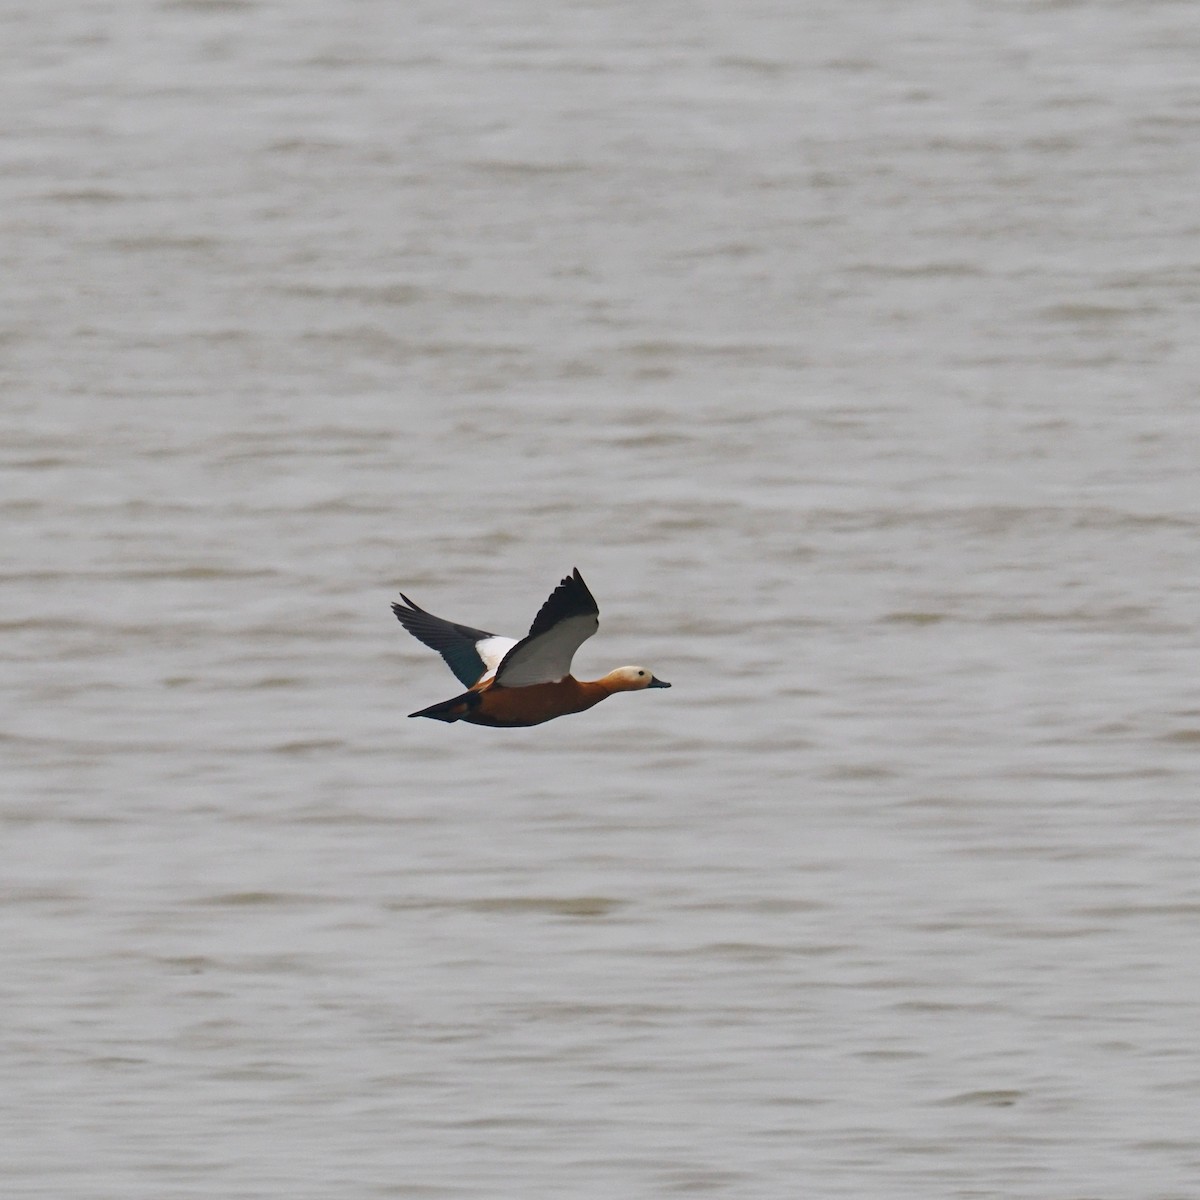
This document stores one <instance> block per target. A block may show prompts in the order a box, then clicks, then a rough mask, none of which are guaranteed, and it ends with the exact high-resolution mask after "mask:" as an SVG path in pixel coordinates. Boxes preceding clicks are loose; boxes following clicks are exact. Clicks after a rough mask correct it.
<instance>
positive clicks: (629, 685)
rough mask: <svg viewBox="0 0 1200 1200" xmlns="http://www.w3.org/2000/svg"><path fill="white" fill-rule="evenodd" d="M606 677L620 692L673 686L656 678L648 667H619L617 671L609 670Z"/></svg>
mask: <svg viewBox="0 0 1200 1200" xmlns="http://www.w3.org/2000/svg"><path fill="white" fill-rule="evenodd" d="M606 678H607V679H608V682H609V683H610V684H612V685H613V686H614V688H615V690H617V691H620V692H640V691H641V690H642V689H643V688H649V687H660V688H668V687H670V686H671V685H670V684H669V683H666V682H664V681H663V680H661V679H655V678H654V673H653V672H652V671H651V670H650V669H649V668H648V667H618V668H617V669H616V670H615V671H609V673H608V675H607V676H606Z"/></svg>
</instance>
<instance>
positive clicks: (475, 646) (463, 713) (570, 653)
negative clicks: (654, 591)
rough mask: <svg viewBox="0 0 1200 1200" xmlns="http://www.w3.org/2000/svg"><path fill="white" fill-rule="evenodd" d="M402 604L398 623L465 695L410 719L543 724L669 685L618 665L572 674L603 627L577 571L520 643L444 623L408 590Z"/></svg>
mask: <svg viewBox="0 0 1200 1200" xmlns="http://www.w3.org/2000/svg"><path fill="white" fill-rule="evenodd" d="M400 599H401V600H403V601H404V603H403V604H393V605H392V611H393V612H394V613H395V614H396V616H397V617H398V618H399V620H400V624H401V625H403V626H404V628H405V629H407V630H408V632H409V633H411V634H412V635H413V637H415V638H416V639H417V640H418V641H421V642H424V643H425V645H426V646H428V647H430V649H432V650H436V651H437V652H438V653H439V654H440V655H441V656H442V657H443V658H444V659H445V660H446V665H447V666H448V667H449V668H450V670H451V671H453V672H454V674H455V675H457V676H458V679H459V682H460V683H462V684H463V686H464V687H466V688H467V689H468V690H467V691H465V692H463V694H462V695H461V696H455V697H454V699H453V700H444V701H442V703H441V704H434V705H431V706H430V707H429V708H423V709H421V711H420V712H415V713H409V714H408V715H409V716H410V717H432V718H433V719H434V720H435V721H447V722H453V721H467V722H469V723H470V724H472V725H495V726H499V727H502V728H511V727H516V726H523V725H540V724H542V722H543V721H553V720H554V718H555V717H565V716H566V715H567V714H568V713H577V712H583V711H584V710H585V709H588V708H591V707H592V706H593V705H595V704H599V703H600V701H601V700H604V699H606V698H607V697H608V696H611V695H612V694H613V693H614V692H640V691H642V689H644V688H667V687H670V686H671V685H670V684H669V683H664V682H663V680H661V679H655V678H654V676H653V674H652V673H651V672H650V671H648V670H647V669H646V668H645V667H618V668H617V669H616V670H615V671H609V673H608V674H607V675H605V676H604V678H603V679H595V680H591V681H581V680H578V679H576V678H575V677H574V676H573V675H572V674H571V659H572V658H574V657H575V651H576V650H578V649H579V647H580V646H581V645H582V644H583V643H584V642H585V641H586V640H587V639H588V638H590V637H591V636H592V634H593V633H595V632H596V630H597V628H599V625H600V609H599V608H598V607H597V606H596V601H595V598H594V597H593V596H592V593H591V592H590V591H588V586H587V584H586V583H584V582H583V576H581V575H580V574H579V570H578V568H576V569H575V570H574V571H572V573H571V574H570V575H568V576H567V577H566V578H565V579H564V580H563V581H562V583H560V584H559V585H558V587H556V588H555V589H554V591H553V592H551V594H550V598H549V599H548V600H547V601H546V603H545V604H543V605H542V608H541V611H540V612H539V613H538V615H537V617H536V618H534V622H533V624H532V625H531V626H530V627H529V634H528V636H527V637H524V638H522V639H521V640H520V641H517V640H516V639H514V638H507V637H497V635H496V634H494V633H485V632H484V631H483V630H482V629H472V628H471V627H470V626H469V625H456V624H455V623H454V622H453V621H443V620H442V618H441V617H435V616H434V615H433V614H432V613H427V612H426V611H425V610H424V609H423V608H418V607H417V606H416V605H415V604H414V603H413V602H412V601H411V600H410V599H409V598H408V597H407V596H406V595H405V594H404V593H403V592H401V593H400Z"/></svg>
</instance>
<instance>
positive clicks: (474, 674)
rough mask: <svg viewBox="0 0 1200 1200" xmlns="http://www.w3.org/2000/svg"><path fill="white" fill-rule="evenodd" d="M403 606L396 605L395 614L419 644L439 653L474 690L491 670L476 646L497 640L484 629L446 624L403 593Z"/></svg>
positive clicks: (449, 622)
mask: <svg viewBox="0 0 1200 1200" xmlns="http://www.w3.org/2000/svg"><path fill="white" fill-rule="evenodd" d="M400 599H401V600H403V601H404V605H407V606H408V607H407V608H405V607H404V605H402V604H393V605H392V612H394V613H395V614H396V618H397V620H399V622H400V624H401V625H403V626H404V628H405V629H407V630H408V632H409V633H411V634H412V635H413V637H415V638H416V639H417V641H419V642H424V643H425V645H426V646H428V647H429V648H430V649H431V650H436V651H437V652H438V653H439V654H440V655H441V656H442V657H443V658H444V659H445V660H446V665H447V666H448V667H449V668H450V670H451V671H453V672H454V674H455V675H456V676H457V677H458V681H459V683H461V684H462V685H463V687H471V686H472V685H473V684H474V683H475V682H476V680H478V679H479V677H480V676H481V675H482V674H483V673H484V671H486V670H487V665H486V664H485V663H484V661H483V659H482V658H480V657H479V652H478V651H477V650H476V649H475V643H476V642H481V641H483V640H484V639H485V638H490V637H495V636H496V634H494V633H487V632H486V631H485V630H482V629H472V628H471V626H470V625H456V624H455V623H454V622H453V621H445V620H443V619H442V618H441V617H435V616H434V615H433V613H428V612H426V611H425V610H424V609H423V608H419V607H418V606H417V605H415V604H414V603H413V602H412V601H411V600H410V599H409V598H408V597H407V596H406V595H405V594H404V593H403V592H401V593H400Z"/></svg>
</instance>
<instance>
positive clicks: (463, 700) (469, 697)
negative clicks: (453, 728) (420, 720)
mask: <svg viewBox="0 0 1200 1200" xmlns="http://www.w3.org/2000/svg"><path fill="white" fill-rule="evenodd" d="M479 703H480V699H479V693H478V692H463V694H462V695H461V696H455V697H454V699H453V700H443V701H442V702H441V704H431V705H430V706H429V707H428V708H423V709H421V711H420V712H415V713H409V714H408V715H409V716H410V717H432V718H433V719H434V720H435V721H446V722H447V723H451V724H452V723H453V722H455V721H461V720H462V719H463V717H465V716H467V714H468V713H471V712H473V711H474V710H475V709H477V708H478V707H479Z"/></svg>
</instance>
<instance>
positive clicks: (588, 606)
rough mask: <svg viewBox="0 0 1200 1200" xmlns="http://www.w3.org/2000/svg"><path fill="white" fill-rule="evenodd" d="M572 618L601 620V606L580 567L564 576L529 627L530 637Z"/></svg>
mask: <svg viewBox="0 0 1200 1200" xmlns="http://www.w3.org/2000/svg"><path fill="white" fill-rule="evenodd" d="M570 617H595V618H596V620H597V623H599V619H600V606H599V605H598V604H597V603H596V597H595V596H593V595H592V593H591V592H590V591H589V590H588V585H587V584H586V583H584V582H583V576H582V575H580V573H579V568H578V567H576V568H575V569H574V570H573V571H572V572H571V574H570V575H564V576H563V578H562V580H561V582H560V583H559V585H558V587H556V588H555V589H554V591H552V592H551V593H550V595H549V597H548V598H547V600H546V603H545V604H543V605H542V607H541V610H540V611H539V612H538V615H537V616H536V617H535V618H534V620H533V624H532V625H531V626H530V627H529V636H530V637H535V636H536V635H538V634H541V633H545V632H547V630H550V629H553V628H554V626H555V625H557V624H558V623H559V622H560V621H566V620H568V619H569V618H570ZM514 649H515V647H514ZM509 653H512V651H509Z"/></svg>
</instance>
